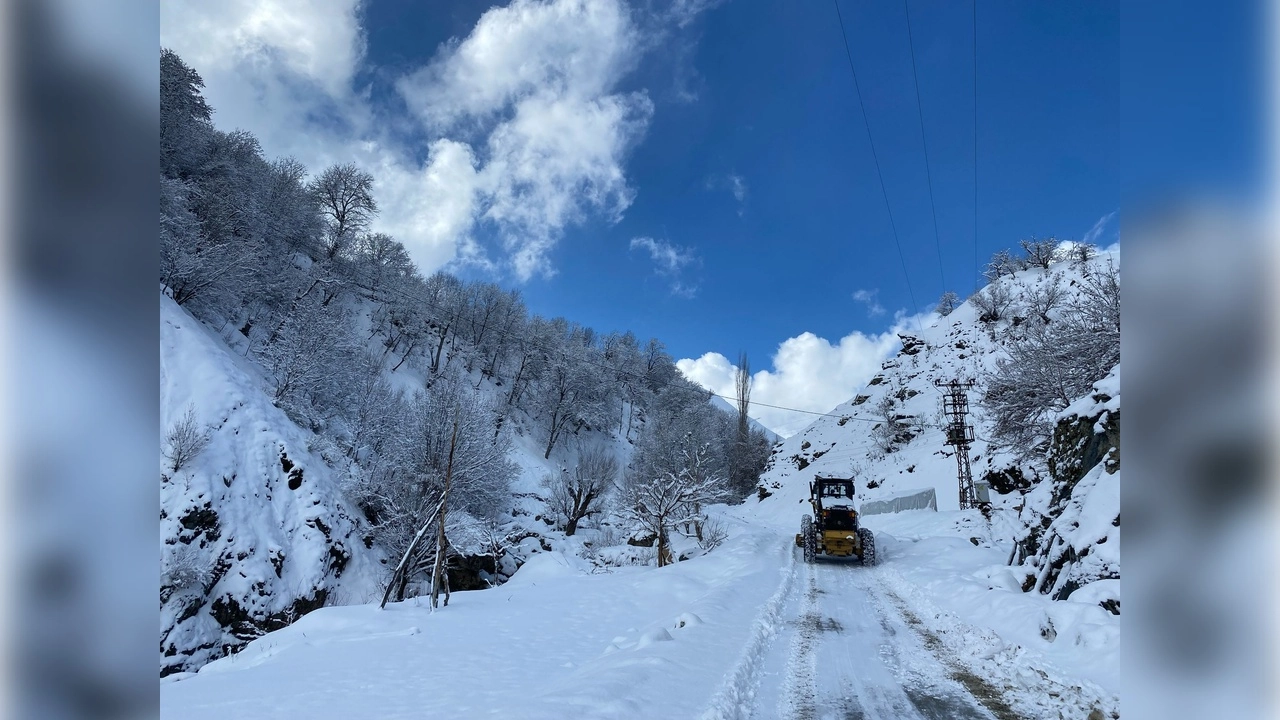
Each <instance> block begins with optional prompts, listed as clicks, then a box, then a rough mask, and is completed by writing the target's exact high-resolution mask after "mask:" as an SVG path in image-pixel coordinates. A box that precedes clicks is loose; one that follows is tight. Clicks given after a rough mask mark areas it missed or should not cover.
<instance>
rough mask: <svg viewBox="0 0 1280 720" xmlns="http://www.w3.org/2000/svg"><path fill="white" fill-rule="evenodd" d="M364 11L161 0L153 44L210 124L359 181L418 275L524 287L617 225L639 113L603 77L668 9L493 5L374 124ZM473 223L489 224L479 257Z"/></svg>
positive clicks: (329, 1) (657, 27)
mask: <svg viewBox="0 0 1280 720" xmlns="http://www.w3.org/2000/svg"><path fill="white" fill-rule="evenodd" d="M360 4H361V3H360V0H290V2H288V3H286V2H284V1H283V0H261V1H259V0H226V1H225V2H216V3H207V2H195V1H191V0H167V1H166V2H165V3H164V5H163V7H162V13H161V42H162V44H163V45H165V46H166V47H170V48H172V49H173V50H175V51H176V52H178V54H179V55H181V56H182V57H183V59H184V60H186V61H187V62H188V64H190V65H191V66H192V67H194V68H195V69H196V70H197V71H198V72H200V74H201V75H202V76H203V77H204V79H205V82H206V89H205V97H206V98H207V99H208V100H209V102H210V104H212V105H213V107H214V108H215V109H216V112H217V115H216V116H215V122H216V123H217V124H218V126H219V127H222V128H224V129H233V128H245V129H248V130H250V131H252V132H253V133H254V134H255V135H257V136H258V138H259V140H260V141H261V142H262V145H263V148H264V150H265V151H266V153H267V154H268V155H273V156H274V155H292V156H294V157H296V158H298V159H299V160H301V161H302V162H304V163H306V164H307V166H308V167H309V168H311V170H312V172H318V171H319V170H321V169H322V168H323V167H325V166H327V165H329V164H331V163H335V162H355V163H357V164H359V165H360V166H362V167H365V168H366V169H368V170H370V171H371V172H373V173H374V175H375V178H376V185H375V196H376V197H377V198H378V201H379V205H380V206H381V208H382V214H381V216H380V217H379V218H378V219H377V220H376V221H375V223H374V228H375V229H376V230H379V231H383V232H388V233H390V234H392V235H394V236H395V237H397V238H398V239H399V240H400V241H401V242H403V243H404V244H405V247H406V248H407V249H408V250H409V252H410V254H411V255H412V256H413V258H414V260H415V261H416V262H417V263H418V264H419V266H420V268H421V269H422V270H423V271H424V272H431V271H433V270H435V269H438V268H439V267H441V266H442V265H445V264H447V263H449V262H454V261H463V262H470V263H474V264H479V265H482V266H486V267H489V268H491V269H497V268H498V267H499V266H502V267H506V268H508V269H509V270H510V271H511V272H512V273H513V274H514V275H515V276H516V277H517V278H519V279H522V280H524V279H528V278H530V277H532V276H534V275H538V274H543V275H550V274H552V273H553V272H554V269H553V268H552V266H551V263H550V259H549V253H550V252H551V250H552V249H553V248H554V247H555V245H556V243H557V241H558V240H559V238H560V236H561V235H562V234H563V232H564V230H565V229H566V228H567V227H568V226H569V225H572V224H575V223H581V222H583V221H584V220H586V219H587V218H588V217H592V216H600V217H603V218H604V219H605V220H606V221H610V222H613V221H616V220H618V219H619V218H620V217H621V214H622V212H623V211H625V210H626V208H627V207H629V206H630V204H631V202H632V199H633V198H634V190H633V189H632V188H631V187H629V185H628V183H627V180H626V176H625V172H624V162H625V160H626V157H627V155H628V153H629V152H630V150H631V149H632V147H634V145H635V144H636V143H637V142H638V141H639V140H640V138H641V137H642V136H643V134H644V132H645V129H646V127H647V125H648V121H649V119H650V117H651V116H652V114H653V105H652V103H651V102H650V100H649V98H648V96H647V94H646V93H645V92H643V91H640V92H627V93H623V92H619V91H617V85H618V83H619V82H620V81H621V80H622V78H623V77H624V76H625V75H626V73H627V72H629V71H630V70H631V69H632V68H633V67H635V65H636V64H637V63H638V62H639V60H640V58H641V56H642V55H643V54H644V53H645V52H647V51H649V50H652V49H653V43H654V38H656V37H657V36H658V35H660V34H661V33H662V32H664V31H663V30H662V27H661V23H666V24H667V25H671V24H675V23H677V19H673V18H674V16H672V15H670V13H669V12H668V11H665V10H662V11H659V12H658V14H657V15H654V16H652V17H650V16H645V17H644V18H643V21H644V22H637V19H636V17H633V14H632V13H631V11H629V10H628V9H627V6H626V5H625V4H624V3H623V2H622V0H597V1H592V2H589V1H587V0H545V1H538V0H515V2H512V3H511V5H509V6H508V7H505V8H492V9H490V10H488V11H487V12H485V13H484V15H482V16H481V18H480V20H479V21H478V22H477V24H476V26H475V27H474V28H473V29H472V31H471V33H470V34H468V35H467V36H466V37H465V38H462V39H454V40H451V41H450V42H448V43H445V44H444V45H442V46H441V48H440V50H439V52H438V53H437V54H436V56H435V57H434V58H433V59H432V61H431V62H430V63H429V64H427V65H426V66H425V67H422V68H418V69H414V70H411V71H410V72H408V73H407V74H406V75H405V76H404V77H403V78H401V79H400V81H399V82H398V83H397V90H398V91H399V92H400V93H401V95H402V96H403V98H404V99H405V101H406V103H407V104H408V106H409V107H410V108H411V110H412V111H413V114H412V117H411V118H409V119H407V120H406V119H404V118H387V117H383V116H380V115H379V114H378V110H379V108H377V107H375V105H374V103H373V101H372V100H371V99H370V93H369V89H368V88H362V87H358V86H357V85H356V80H357V78H359V77H361V75H360V71H361V70H362V69H363V63H364V62H365V37H364V33H363V30H362V29H361V27H360ZM694 5H699V4H698V3H694ZM698 9H705V7H702V6H701V5H699V7H696V8H695V7H692V6H690V7H688V8H685V10H687V11H688V12H693V11H695V10H698ZM682 17H683V16H682ZM642 26H643V29H641V28H642ZM414 125H417V127H414ZM423 133H425V136H426V138H427V142H428V143H429V152H428V153H427V158H426V161H425V162H419V161H418V160H415V159H414V157H415V155H416V153H415V152H414V151H413V150H412V149H411V148H408V147H406V145H405V141H404V140H403V138H405V137H412V136H415V135H416V136H419V137H421V136H422V134H423ZM485 229H490V230H492V229H496V230H497V242H496V245H497V247H493V248H490V251H488V252H486V250H485V248H483V247H482V246H481V244H480V241H479V238H480V237H482V236H483V234H482V232H481V231H482V230H485ZM495 251H496V252H495Z"/></svg>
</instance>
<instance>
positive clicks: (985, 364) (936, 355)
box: [760, 251, 1119, 527]
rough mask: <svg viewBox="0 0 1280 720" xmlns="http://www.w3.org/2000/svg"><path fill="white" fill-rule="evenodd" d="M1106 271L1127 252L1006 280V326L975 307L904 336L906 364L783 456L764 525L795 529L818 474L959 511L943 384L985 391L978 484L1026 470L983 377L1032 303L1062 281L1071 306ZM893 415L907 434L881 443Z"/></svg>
mask: <svg viewBox="0 0 1280 720" xmlns="http://www.w3.org/2000/svg"><path fill="white" fill-rule="evenodd" d="M1107 263H1115V264H1116V265H1117V266H1118V265H1119V252H1118V251H1115V252H1108V253H1100V254H1099V255H1097V256H1096V257H1094V258H1093V259H1092V260H1090V261H1088V262H1087V263H1082V262H1080V261H1075V260H1070V261H1062V262H1059V263H1056V264H1054V265H1053V266H1052V268H1051V269H1050V270H1044V269H1038V268H1033V269H1029V270H1022V271H1020V272H1018V273H1016V274H1015V275H1013V276H1012V277H1003V278H1001V279H1000V280H998V281H997V284H999V285H1002V286H1003V287H1004V289H1006V290H1008V291H1009V292H1010V296H1011V311H1010V312H1009V313H1007V315H1006V316H1005V317H1003V318H1001V319H1000V320H998V321H996V322H990V323H988V322H982V321H980V319H979V317H980V315H981V312H982V311H981V310H980V309H979V308H978V307H976V305H975V303H974V300H973V299H972V298H971V299H970V300H968V301H966V302H965V303H963V304H962V305H960V306H959V307H957V308H956V309H955V310H954V311H953V312H951V313H950V314H949V315H947V316H946V317H936V316H935V318H934V320H933V322H932V323H931V324H928V325H921V326H920V327H919V328H918V330H917V332H916V333H915V334H912V335H905V334H904V335H903V336H902V341H903V342H902V349H901V350H900V351H899V353H898V354H897V356H895V357H893V358H890V359H889V360H886V361H885V362H884V363H883V365H882V368H881V372H880V373H879V374H878V375H876V376H875V377H873V378H872V379H871V380H870V381H869V382H868V383H867V385H866V387H865V388H863V389H862V390H861V391H860V392H859V393H858V394H857V395H856V396H854V397H853V398H852V399H850V400H849V401H848V402H845V403H842V404H841V405H839V406H837V407H836V408H835V409H834V410H832V411H831V412H830V413H829V414H828V415H827V416H824V417H820V418H818V419H817V420H815V421H814V422H813V423H812V424H810V425H809V426H808V427H807V428H805V429H804V430H802V431H801V432H799V433H796V434H795V435H793V436H791V437H789V438H787V439H786V440H784V441H783V442H782V443H781V444H779V445H777V446H776V447H775V448H774V452H773V458H772V463H771V466H770V468H769V470H768V471H767V472H766V473H765V475H764V476H763V477H762V478H761V483H762V484H763V485H765V486H766V488H767V489H769V490H770V491H771V492H774V493H775V495H776V497H775V498H769V499H766V500H765V501H764V502H763V503H762V504H761V508H760V513H761V517H768V518H772V519H774V520H776V521H777V522H778V523H779V524H780V525H781V526H786V527H790V526H791V525H795V524H796V523H797V522H798V520H797V518H795V517H794V512H793V509H794V507H793V506H794V505H795V504H796V503H797V502H799V501H801V500H803V499H804V498H806V497H807V496H808V482H809V480H811V479H812V478H813V477H814V476H815V475H822V476H830V477H851V476H854V477H856V478H857V482H856V486H857V491H858V497H859V500H862V501H866V500H876V499H883V498H887V497H891V496H893V495H895V494H899V493H902V492H906V491H910V490H916V489H923V488H933V489H934V490H935V491H936V493H937V498H938V509H939V510H956V509H958V508H959V488H958V484H957V477H956V475H957V473H956V460H955V455H954V453H953V451H952V449H951V448H950V447H949V446H947V445H944V444H943V441H944V434H943V430H942V427H941V426H942V424H943V422H944V418H943V415H942V397H943V394H944V391H943V390H942V389H941V388H939V387H937V386H936V384H935V383H936V382H939V381H941V382H947V381H951V380H961V381H966V380H974V381H976V382H977V383H978V385H976V386H975V387H974V388H973V389H971V390H970V391H969V392H968V398H969V407H970V412H971V414H970V415H969V419H970V422H971V423H972V424H973V425H974V427H975V430H976V436H977V437H976V440H975V442H974V443H973V444H972V446H971V450H970V457H971V461H972V465H973V477H974V479H975V480H979V481H981V480H982V479H983V477H984V476H985V475H986V474H987V473H988V472H992V471H994V470H999V469H1004V468H1006V467H1009V466H1010V465H1017V464H1019V463H1018V461H1017V460H1016V459H1015V458H1013V457H1012V456H1011V455H1010V454H1009V453H1007V452H1001V451H999V450H996V449H994V448H993V447H992V445H991V443H990V442H989V441H988V438H989V436H990V434H991V432H990V420H989V418H987V417H986V415H985V413H984V412H983V409H982V406H981V404H980V403H979V398H980V397H981V395H982V391H983V389H984V388H983V385H982V383H983V381H984V378H986V377H987V376H988V374H989V373H991V372H992V371H993V370H995V367H996V361H997V360H998V359H999V358H1001V357H1002V356H1004V354H1005V352H1006V348H1005V345H1004V338H1005V336H1006V333H1007V331H1008V330H1009V328H1010V327H1011V326H1016V325H1018V324H1021V323H1022V322H1025V320H1026V318H1027V315H1028V313H1029V309H1028V308H1027V307H1026V306H1027V303H1028V300H1027V299H1028V298H1029V297H1030V296H1032V295H1034V294H1035V293H1036V292H1037V291H1038V290H1039V289H1040V288H1042V287H1043V286H1044V285H1045V284H1046V283H1050V282H1054V281H1056V282H1057V283H1058V284H1059V286H1060V287H1061V288H1062V292H1063V294H1064V295H1065V296H1066V297H1070V296H1071V295H1074V294H1075V293H1077V292H1078V288H1079V283H1080V281H1081V277H1082V274H1083V273H1084V272H1085V271H1086V270H1088V271H1097V270H1099V269H1101V268H1103V267H1104V266H1105V265H1106V264H1107ZM1060 302H1062V301H1061V300H1060ZM886 413H887V414H888V415H891V416H892V417H893V419H894V422H895V423H897V425H898V428H897V429H896V430H895V432H893V433H892V435H893V437H885V436H884V435H879V436H878V433H879V432H882V428H884V426H885V425H886ZM993 500H997V501H998V498H994V497H993ZM997 504H998V503H997Z"/></svg>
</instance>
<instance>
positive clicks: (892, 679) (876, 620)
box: [752, 560, 1013, 720]
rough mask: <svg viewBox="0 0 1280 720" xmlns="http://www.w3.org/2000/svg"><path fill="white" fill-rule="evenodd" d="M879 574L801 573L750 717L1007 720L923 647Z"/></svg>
mask: <svg viewBox="0 0 1280 720" xmlns="http://www.w3.org/2000/svg"><path fill="white" fill-rule="evenodd" d="M878 572H879V571H878V570H876V569H873V568H864V567H862V566H861V565H860V564H859V563H858V561H856V560H853V561H840V560H819V561H818V563H816V564H813V565H804V564H801V565H800V569H799V571H798V576H797V580H796V582H795V583H794V585H793V589H792V592H791V594H790V596H789V597H788V599H787V602H786V604H785V608H784V611H783V621H784V624H783V626H782V627H783V629H782V630H781V631H780V632H779V634H778V637H777V639H776V641H775V643H774V645H773V646H772V647H771V648H770V651H769V653H768V656H767V658H766V659H765V661H764V672H763V673H762V681H761V687H760V691H759V692H758V693H757V698H758V702H757V704H756V707H755V708H754V711H753V713H752V717H753V718H759V719H761V720H764V719H765V718H797V719H799V718H804V719H806V720H808V719H814V720H818V719H820V718H841V719H844V718H867V719H868V720H873V719H876V718H885V719H890V718H892V719H894V720H897V719H911V718H928V719H932V718H956V719H960V720H965V719H968V718H991V717H993V716H994V717H997V718H1004V717H1013V715H1011V714H1008V712H1007V706H1005V704H1004V703H1003V701H1002V700H1001V699H1000V698H999V697H998V695H994V696H988V697H986V698H985V699H986V700H987V703H988V704H990V705H991V706H992V707H993V708H994V709H995V710H996V713H995V714H994V715H993V713H991V712H990V711H989V710H987V709H986V708H984V706H983V704H982V702H981V701H980V700H978V699H976V698H975V697H974V694H973V691H971V690H970V689H969V688H968V687H966V684H965V683H966V682H968V683H974V682H975V681H976V678H973V677H971V676H969V675H968V674H966V673H964V672H963V671H961V670H959V669H958V666H957V665H956V664H955V663H947V662H946V661H945V660H944V659H943V657H945V656H942V657H940V656H939V654H938V649H936V648H932V649H931V648H930V647H928V645H929V642H928V639H927V638H926V636H924V635H922V634H921V632H920V630H919V629H918V628H917V627H915V626H914V624H913V623H912V622H911V621H910V620H908V619H907V617H906V616H904V614H903V612H902V611H901V610H900V609H899V603H898V602H897V601H896V598H895V596H893V595H892V593H891V592H890V591H889V590H888V589H887V588H885V587H884V586H883V585H882V584H881V583H879V582H878V581H877V580H876V574H877V573H878ZM976 687H977V688H978V692H979V693H982V690H983V689H984V688H982V686H981V684H978V685H976ZM983 694H985V693H983Z"/></svg>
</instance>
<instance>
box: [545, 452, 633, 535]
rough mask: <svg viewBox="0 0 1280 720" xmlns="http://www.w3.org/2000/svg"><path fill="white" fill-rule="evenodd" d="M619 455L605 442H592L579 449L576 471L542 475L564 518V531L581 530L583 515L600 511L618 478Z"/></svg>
mask: <svg viewBox="0 0 1280 720" xmlns="http://www.w3.org/2000/svg"><path fill="white" fill-rule="evenodd" d="M618 471H619V464H618V458H617V456H616V455H614V454H613V453H611V452H609V449H608V448H607V447H605V446H604V445H592V446H590V447H587V448H584V449H582V450H580V451H579V452H578V464H577V466H576V467H574V469H573V472H568V471H563V472H561V473H560V475H559V476H556V475H548V476H547V477H545V478H543V483H542V484H543V487H545V488H546V489H547V492H548V493H549V495H550V496H549V497H548V499H547V504H548V505H550V506H551V509H552V511H554V512H555V513H557V514H558V515H559V516H560V517H562V518H564V521H565V529H564V534H565V535H573V534H574V533H576V532H577V531H578V523H579V522H581V521H582V519H583V518H585V517H588V516H590V515H593V514H595V513H596V512H598V511H599V510H598V505H599V503H598V501H599V500H600V499H601V498H602V497H603V496H604V495H605V493H607V492H608V491H609V489H610V488H612V487H613V485H614V483H615V482H617V479H618Z"/></svg>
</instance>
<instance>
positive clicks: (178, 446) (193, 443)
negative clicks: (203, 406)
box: [164, 405, 209, 472]
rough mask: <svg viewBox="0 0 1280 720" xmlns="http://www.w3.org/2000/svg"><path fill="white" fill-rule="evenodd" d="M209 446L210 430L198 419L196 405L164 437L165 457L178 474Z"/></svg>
mask: <svg viewBox="0 0 1280 720" xmlns="http://www.w3.org/2000/svg"><path fill="white" fill-rule="evenodd" d="M208 444H209V428H208V427H206V426H205V425H204V424H202V423H201V422H200V421H199V420H197V419H196V408H195V405H188V406H187V411H186V412H185V413H183V414H182V417H181V418H180V419H179V420H178V421H177V422H175V423H174V424H173V426H172V427H170V428H169V431H168V432H166V433H165V436H164V456H165V457H166V458H167V459H168V460H169V467H170V469H172V470H173V472H178V471H179V470H181V469H182V468H183V467H185V466H186V464H187V463H189V462H191V461H192V460H194V459H195V458H196V456H198V455H199V454H200V453H201V452H203V451H204V449H205V447H206V446H208Z"/></svg>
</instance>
